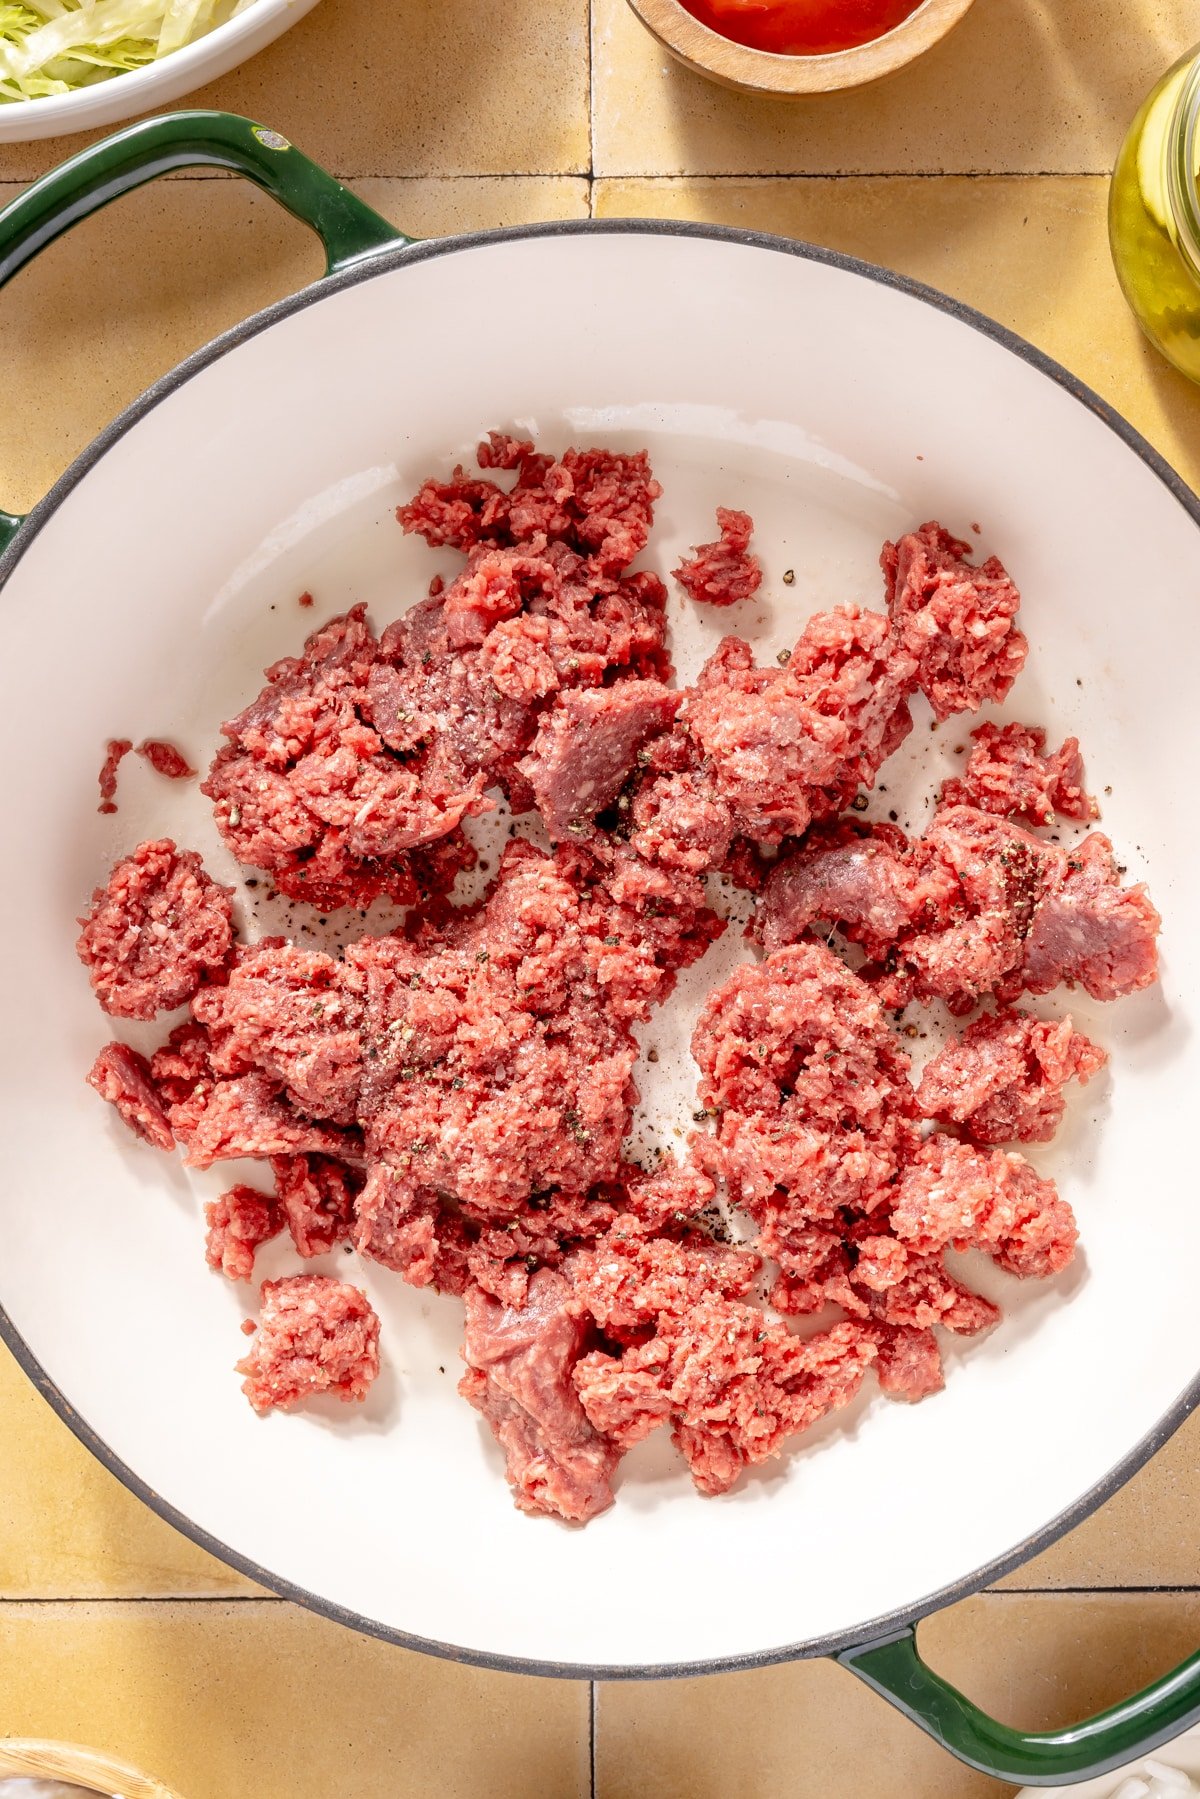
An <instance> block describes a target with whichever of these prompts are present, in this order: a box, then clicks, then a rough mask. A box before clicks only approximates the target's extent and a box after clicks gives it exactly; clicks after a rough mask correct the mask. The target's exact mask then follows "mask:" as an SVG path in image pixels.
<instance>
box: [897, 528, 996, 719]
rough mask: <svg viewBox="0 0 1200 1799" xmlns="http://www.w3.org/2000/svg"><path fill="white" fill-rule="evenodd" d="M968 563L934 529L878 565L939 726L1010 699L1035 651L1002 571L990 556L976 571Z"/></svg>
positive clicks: (965, 551) (960, 548)
mask: <svg viewBox="0 0 1200 1799" xmlns="http://www.w3.org/2000/svg"><path fill="white" fill-rule="evenodd" d="M970 557H971V547H970V545H969V544H966V543H962V542H961V541H960V540H959V539H958V538H957V537H952V536H951V534H950V532H949V531H947V530H945V529H943V527H942V526H941V525H939V524H936V523H930V524H927V525H922V526H921V528H920V530H919V531H910V532H909V533H908V535H907V536H905V537H902V538H900V540H899V542H898V543H886V544H884V546H883V555H882V556H881V558H880V564H881V566H882V568H883V578H884V585H885V588H886V592H887V604H888V613H889V615H890V617H891V619H892V622H893V624H894V625H895V627H896V633H897V636H898V638H899V641H900V644H901V646H902V647H903V649H904V650H905V651H907V653H908V654H909V655H911V656H912V657H913V658H914V659H915V660H916V664H917V685H918V686H919V687H920V689H921V691H922V693H923V694H924V695H925V697H926V699H927V700H928V701H929V704H930V705H931V706H932V707H933V710H934V715H935V717H937V718H939V719H944V718H949V717H950V715H951V713H954V712H974V711H976V710H977V709H978V707H980V706H982V705H984V704H985V703H986V702H987V701H989V700H996V701H999V700H1002V699H1004V698H1005V697H1006V696H1007V694H1008V690H1009V688H1010V687H1011V686H1012V684H1013V682H1014V681H1015V680H1016V678H1017V676H1018V675H1019V674H1020V672H1021V670H1022V668H1024V666H1025V657H1026V654H1027V653H1028V649H1029V645H1028V643H1027V642H1026V640H1025V636H1024V633H1023V632H1022V631H1020V630H1019V629H1018V628H1017V624H1016V617H1017V610H1018V608H1019V606H1020V604H1021V596H1020V594H1019V593H1018V592H1017V589H1016V587H1015V586H1014V585H1013V583H1012V581H1011V580H1010V579H1009V577H1008V575H1007V574H1006V572H1005V570H1004V566H1003V564H1002V563H1000V562H998V561H997V560H996V558H995V557H994V556H990V557H989V558H988V560H987V561H986V562H985V563H983V565H982V566H981V567H979V568H976V567H975V566H974V564H973V563H972V562H971V560H970Z"/></svg>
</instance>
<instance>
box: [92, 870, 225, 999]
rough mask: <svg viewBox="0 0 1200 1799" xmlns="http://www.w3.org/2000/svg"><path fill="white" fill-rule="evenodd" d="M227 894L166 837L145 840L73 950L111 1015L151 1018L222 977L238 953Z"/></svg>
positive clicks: (95, 905)
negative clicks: (234, 942)
mask: <svg viewBox="0 0 1200 1799" xmlns="http://www.w3.org/2000/svg"><path fill="white" fill-rule="evenodd" d="M230 898H231V896H230V890H229V888H228V887H220V886H218V885H217V883H216V882H215V881H214V880H212V879H211V877H210V876H209V875H207V874H206V873H205V872H204V870H203V868H202V867H201V866H200V858H199V856H197V855H196V854H195V852H194V851H192V850H179V849H176V847H175V845H174V844H173V843H172V842H171V839H170V838H169V837H163V838H159V839H157V840H156V841H154V842H152V843H140V844H139V845H138V847H137V849H135V850H134V852H133V854H132V855H131V856H124V857H122V859H121V861H119V862H118V863H117V864H116V866H115V868H114V869H113V871H112V873H111V875H110V876H109V877H108V882H107V885H106V886H104V887H97V889H96V891H95V892H94V893H93V895H92V903H91V906H90V907H89V909H88V912H87V914H86V916H85V917H83V918H81V919H80V921H79V922H80V924H81V926H82V927H83V928H82V929H81V931H80V933H79V939H78V942H77V943H76V945H75V947H76V950H77V951H78V954H79V959H80V961H81V962H82V963H83V965H84V967H85V968H86V969H87V971H88V979H89V980H90V981H91V983H92V991H93V992H94V993H95V995H96V998H97V999H98V1000H99V1001H100V1004H101V1005H102V1006H103V1008H104V1010H105V1011H106V1012H107V1013H109V1015H110V1016H111V1017H113V1018H153V1017H155V1015H156V1014H157V1013H159V1012H170V1011H172V1010H173V1009H174V1007H176V1006H181V1005H183V1003H184V1002H185V1001H186V1000H189V999H191V998H192V997H193V995H194V994H195V993H197V992H198V991H199V989H200V987H201V986H202V985H203V983H204V982H205V981H218V980H221V979H223V978H224V971H225V967H226V964H227V963H228V961H229V959H230V957H231V955H232V954H233V911H232V906H231V903H230Z"/></svg>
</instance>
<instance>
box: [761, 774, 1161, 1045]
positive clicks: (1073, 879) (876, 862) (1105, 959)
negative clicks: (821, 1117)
mask: <svg viewBox="0 0 1200 1799" xmlns="http://www.w3.org/2000/svg"><path fill="white" fill-rule="evenodd" d="M818 920H820V921H823V922H824V923H825V924H827V925H840V926H841V927H842V929H843V930H844V931H845V934H846V935H847V936H848V937H849V938H850V940H851V942H854V943H859V944H861V945H862V947H863V949H864V950H865V952H866V954H867V957H868V967H867V969H866V971H865V973H866V978H867V979H868V980H870V981H871V982H872V984H873V985H874V986H875V987H876V990H877V992H878V993H879V996H880V998H881V999H882V1000H883V1002H884V1004H885V1005H887V1006H901V1007H902V1006H904V1005H907V1004H908V1002H909V1001H910V1000H913V999H921V1000H929V999H941V1000H944V1001H945V1002H946V1004H947V1005H948V1006H949V1008H950V1010H951V1011H952V1012H956V1013H966V1012H969V1011H970V1010H971V1009H972V1007H973V1006H974V1005H975V1004H976V1003H977V1002H978V1001H979V1000H980V999H982V998H984V997H986V996H987V995H988V994H995V995H996V997H997V998H998V999H1000V1000H1003V1001H1011V1000H1014V999H1016V998H1017V997H1018V995H1020V994H1021V993H1022V992H1028V993H1034V994H1041V993H1049V992H1050V991H1051V990H1052V989H1053V988H1055V987H1057V986H1059V985H1064V986H1068V987H1071V986H1079V987H1082V988H1083V989H1084V990H1085V991H1086V992H1087V993H1089V994H1091V996H1092V998H1093V999H1118V998H1120V997H1121V996H1123V995H1125V994H1129V993H1134V992H1136V991H1138V989H1139V988H1142V987H1146V986H1148V985H1149V984H1150V983H1151V982H1152V981H1153V980H1155V979H1156V978H1157V974H1158V950H1157V936H1158V931H1159V926H1160V922H1161V921H1160V919H1159V916H1158V913H1157V912H1156V911H1155V909H1154V907H1153V905H1152V904H1151V903H1150V899H1149V896H1148V894H1147V892H1146V889H1145V888H1144V887H1143V886H1136V887H1129V888H1126V887H1122V886H1121V884H1120V875H1119V871H1118V869H1117V865H1116V860H1115V858H1114V856H1113V853H1112V845H1111V844H1110V843H1109V841H1108V839H1107V838H1106V837H1104V836H1102V835H1101V834H1100V833H1099V832H1093V833H1092V834H1091V835H1090V836H1089V837H1086V838H1084V840H1083V842H1082V843H1080V844H1078V845H1077V846H1076V847H1075V848H1074V849H1073V850H1070V851H1068V850H1066V849H1064V848H1063V847H1062V846H1061V845H1058V844H1055V843H1051V842H1048V841H1047V840H1046V839H1045V838H1040V837H1034V836H1033V835H1031V834H1030V833H1029V832H1028V831H1024V830H1022V829H1021V828H1020V826H1018V825H1014V824H1010V823H1008V822H1007V821H1006V820H1003V819H1000V818H997V817H995V816H993V815H992V814H991V813H987V812H981V811H979V810H978V809H977V808H976V807H974V806H951V807H949V808H947V809H945V810H942V811H939V812H938V813H937V814H936V815H935V817H934V820H933V823H932V824H931V826H930V827H929V829H928V831H927V832H926V833H925V835H924V836H923V837H921V838H918V839H917V840H916V841H915V842H913V843H912V844H909V843H908V842H907V840H906V839H904V837H903V836H902V834H901V833H899V832H896V831H892V830H890V829H889V828H888V827H856V826H853V825H851V826H847V825H845V824H844V823H843V824H842V825H841V826H839V827H838V828H837V830H836V831H834V832H833V833H826V834H823V835H820V836H814V837H812V838H811V839H810V840H809V841H808V842H807V843H805V844H804V845H803V846H801V848H800V849H799V850H798V851H797V852H796V853H795V854H794V855H792V856H788V857H785V858H783V859H781V860H780V861H779V862H778V863H777V865H776V867H775V868H774V870H773V871H772V873H771V875H770V877H769V879H768V881H767V884H766V888H765V891H764V894H763V901H762V906H761V909H760V913H759V916H758V919H757V922H756V930H757V932H758V934H759V936H760V938H761V940H762V941H763V943H764V944H765V945H767V946H768V947H771V948H777V947H778V946H780V945H782V944H785V943H790V942H794V941H795V940H796V939H797V938H798V937H800V936H802V935H803V934H804V933H805V932H806V931H808V930H809V929H810V927H811V926H812V925H813V924H814V923H816V922H817V921H818Z"/></svg>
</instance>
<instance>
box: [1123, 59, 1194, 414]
mask: <svg viewBox="0 0 1200 1799" xmlns="http://www.w3.org/2000/svg"><path fill="white" fill-rule="evenodd" d="M1198 112H1200V54H1197V53H1196V52H1194V51H1193V52H1192V53H1190V54H1189V55H1188V56H1187V57H1185V58H1184V60H1183V61H1182V62H1179V63H1177V64H1176V65H1175V67H1174V68H1173V69H1171V70H1170V71H1169V72H1168V74H1166V75H1164V77H1163V79H1162V80H1161V81H1160V82H1159V84H1158V86H1157V87H1156V88H1155V89H1154V92H1153V93H1152V94H1151V95H1150V97H1149V99H1148V100H1147V101H1146V103H1145V105H1144V106H1143V107H1142V109H1141V111H1140V112H1139V113H1138V115H1137V117H1136V119H1135V120H1134V121H1133V124H1132V125H1131V127H1130V129H1129V135H1128V136H1127V137H1126V139H1125V142H1124V144H1123V145H1122V148H1121V154H1120V156H1119V157H1118V159H1117V166H1116V171H1115V173H1114V175H1113V181H1112V190H1111V193H1110V195H1109V208H1108V228H1109V239H1110V242H1111V244H1112V253H1113V261H1114V262H1115V264H1116V269H1117V275H1118V277H1119V279H1120V282H1121V286H1122V288H1123V289H1124V291H1125V298H1126V299H1127V300H1128V302H1129V304H1130V306H1131V307H1132V308H1133V311H1134V314H1135V316H1136V317H1137V319H1138V322H1139V323H1140V325H1141V327H1142V329H1143V331H1145V333H1146V335H1147V337H1148V338H1149V339H1150V341H1151V343H1152V344H1154V345H1155V347H1156V348H1157V349H1159V350H1161V351H1162V353H1163V355H1164V356H1166V357H1167V358H1168V359H1169V360H1170V361H1171V362H1173V363H1174V364H1175V367H1176V368H1177V369H1181V370H1182V372H1183V373H1184V374H1185V375H1187V376H1189V377H1190V379H1191V380H1193V381H1200V196H1198V192H1197V180H1196V177H1197V168H1198V154H1200V151H1198V146H1197V141H1196V137H1197V115H1198Z"/></svg>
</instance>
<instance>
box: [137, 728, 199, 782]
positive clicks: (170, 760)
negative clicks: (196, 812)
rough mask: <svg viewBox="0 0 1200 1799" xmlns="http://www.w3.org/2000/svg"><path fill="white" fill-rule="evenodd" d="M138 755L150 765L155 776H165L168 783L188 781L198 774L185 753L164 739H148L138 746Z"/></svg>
mask: <svg viewBox="0 0 1200 1799" xmlns="http://www.w3.org/2000/svg"><path fill="white" fill-rule="evenodd" d="M137 753H138V755H139V756H142V757H143V758H144V759H145V760H146V761H147V762H148V763H149V764H150V766H151V768H152V769H153V770H154V772H155V774H158V775H165V776H166V777H167V780H168V781H187V780H190V779H191V777H192V776H193V775H194V774H195V772H196V771H195V769H194V768H193V767H192V765H191V763H190V762H189V761H188V759H187V757H186V756H185V755H184V753H183V751H182V750H181V749H179V748H178V747H177V746H176V745H175V744H173V743H168V742H167V741H166V739H165V738H163V737H147V738H146V740H145V742H144V743H139V744H138V746H137Z"/></svg>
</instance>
